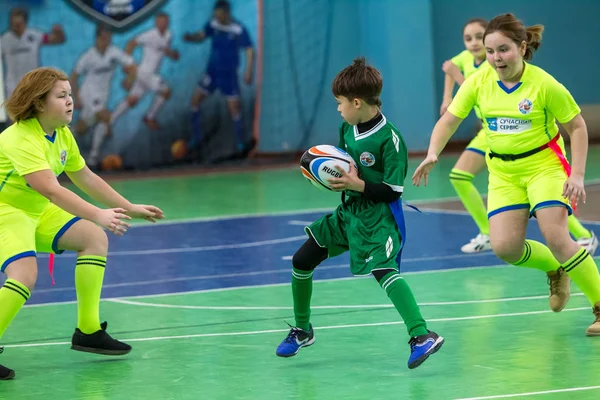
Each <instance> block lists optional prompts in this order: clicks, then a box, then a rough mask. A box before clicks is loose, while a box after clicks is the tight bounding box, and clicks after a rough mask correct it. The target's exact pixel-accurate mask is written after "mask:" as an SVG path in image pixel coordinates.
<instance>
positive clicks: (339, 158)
mask: <svg viewBox="0 0 600 400" xmlns="http://www.w3.org/2000/svg"><path fill="white" fill-rule="evenodd" d="M350 163H352V164H353V166H354V169H356V168H357V167H356V163H355V162H354V160H353V159H352V157H350V155H349V154H348V153H346V152H345V151H344V150H342V149H340V148H339V147H336V146H331V145H328V144H322V145H319V146H313V147H311V148H310V149H308V150H306V151H305V152H304V154H303V155H302V158H300V170H301V171H302V175H303V176H304V178H306V180H308V181H309V182H310V183H311V184H312V185H313V186H315V187H316V188H319V189H321V190H329V191H333V189H331V188H330V187H329V182H328V179H331V178H340V177H341V176H342V174H341V173H340V172H339V171H338V170H337V169H336V168H335V167H336V166H339V167H341V168H343V169H344V171H346V172H348V171H350Z"/></svg>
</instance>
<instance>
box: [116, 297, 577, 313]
mask: <svg viewBox="0 0 600 400" xmlns="http://www.w3.org/2000/svg"><path fill="white" fill-rule="evenodd" d="M571 296H583V293H574V294H571ZM547 298H548V295H541V296H524V297H507V298H500V299H483V300H460V301H439V302H425V303H418V304H419V306H421V307H429V306H452V305H466V304H487V303H505V302H511V301H529V300H540V299H544V300H545V299H547ZM107 301H109V302H112V303H119V304H127V305H132V306H141V307H155V308H176V309H182V310H220V311H224V310H229V311H242V310H260V311H267V310H293V309H294V308H293V307H284V306H187V305H177V304H161V303H146V302H141V301H132V300H125V299H108V300H107ZM393 307H394V305H393V304H354V305H330V306H311V307H310V308H311V309H313V310H346V309H350V310H352V309H370V308H393Z"/></svg>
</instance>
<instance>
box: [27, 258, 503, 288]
mask: <svg viewBox="0 0 600 400" xmlns="http://www.w3.org/2000/svg"><path fill="white" fill-rule="evenodd" d="M489 255H492V254H491V253H477V254H453V255H448V256H437V257H415V258H407V259H404V260H402V262H403V263H411V262H423V261H441V260H452V259H456V258H466V257H469V258H471V257H481V256H489ZM349 267H350V265H349V264H336V265H322V266H319V267H318V268H319V270H320V271H325V270H332V269H343V268H349ZM424 272H425V271H424ZM282 273H283V274H291V269H290V268H281V269H271V270H263V271H250V272H237V273H230V274H217V275H196V276H181V277H177V278H165V279H160V280H158V279H153V280H148V281H135V282H122V283H108V284H105V285H103V286H102V288H104V289H110V288H119V287H135V286H145V285H156V284H159V283H160V284H163V283H172V282H188V281H194V280H209V279H225V278H243V277H248V276H261V275H272V274H282ZM403 275H405V274H404V273H403ZM74 289H75V287H74V286H69V287H62V288H49V289H40V290H36V291H35V292H36V293H52V292H68V291H71V290H74Z"/></svg>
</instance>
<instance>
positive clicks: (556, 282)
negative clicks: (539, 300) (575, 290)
mask: <svg viewBox="0 0 600 400" xmlns="http://www.w3.org/2000/svg"><path fill="white" fill-rule="evenodd" d="M546 274H547V275H548V285H549V286H550V298H549V299H548V302H549V303H550V309H551V310H552V311H554V312H560V311H562V309H563V308H565V306H566V305H567V303H568V302H569V298H570V297H571V278H570V277H569V275H567V273H566V272H565V270H564V269H562V268H559V269H558V270H556V271H552V272H547V273H546Z"/></svg>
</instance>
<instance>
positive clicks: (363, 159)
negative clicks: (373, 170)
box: [360, 151, 375, 167]
mask: <svg viewBox="0 0 600 400" xmlns="http://www.w3.org/2000/svg"><path fill="white" fill-rule="evenodd" d="M360 163H361V164H362V165H364V166H365V167H371V166H373V164H375V156H374V155H373V154H371V153H369V152H368V151H365V152H364V153H362V154H361V155H360Z"/></svg>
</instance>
